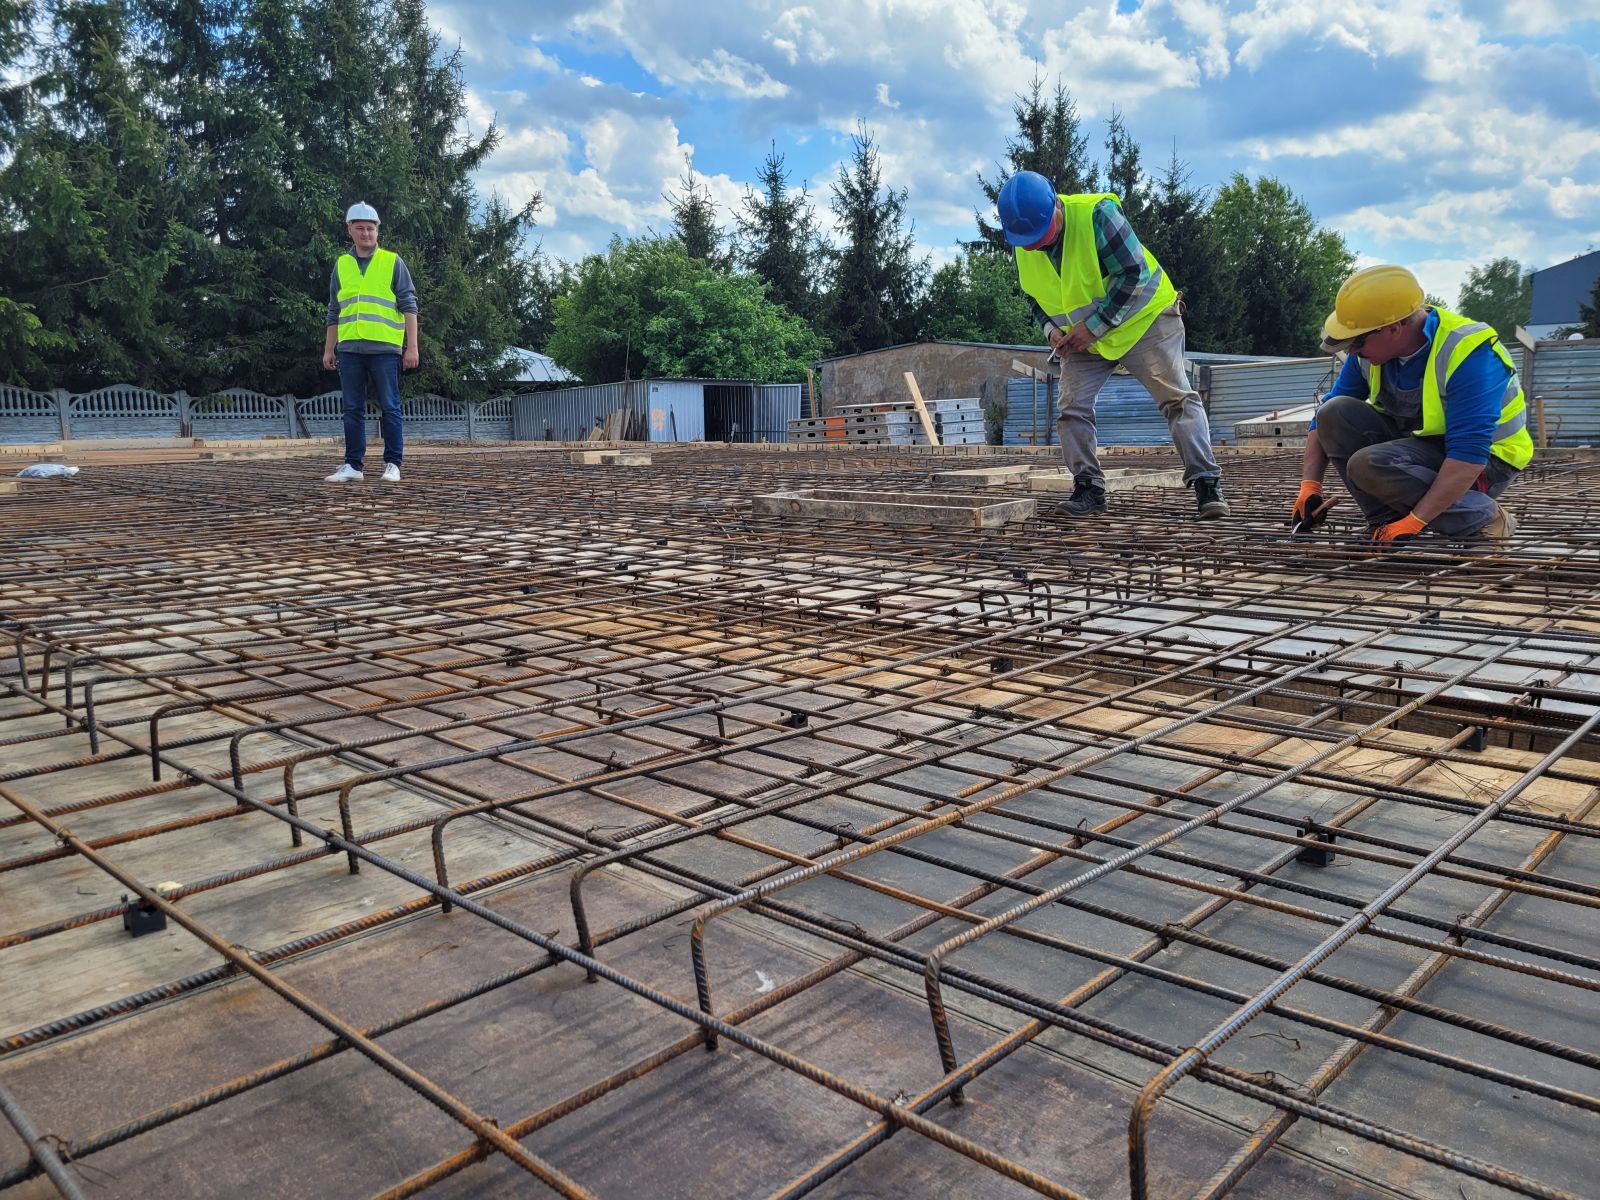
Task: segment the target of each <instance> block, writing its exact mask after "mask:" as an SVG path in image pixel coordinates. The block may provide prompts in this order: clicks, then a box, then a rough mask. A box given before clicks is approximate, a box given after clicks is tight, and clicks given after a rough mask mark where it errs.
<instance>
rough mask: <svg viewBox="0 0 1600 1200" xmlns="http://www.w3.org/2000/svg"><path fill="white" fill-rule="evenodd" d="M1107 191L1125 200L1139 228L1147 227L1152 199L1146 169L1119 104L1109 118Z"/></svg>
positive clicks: (1126, 210) (1125, 208)
mask: <svg viewBox="0 0 1600 1200" xmlns="http://www.w3.org/2000/svg"><path fill="white" fill-rule="evenodd" d="M1105 186H1106V191H1108V192H1112V193H1114V194H1115V195H1116V196H1117V198H1118V199H1120V200H1121V201H1122V214H1123V216H1125V217H1127V218H1128V223H1129V224H1131V225H1132V226H1133V228H1134V231H1135V232H1138V231H1139V230H1140V229H1143V228H1144V224H1145V221H1144V218H1145V214H1146V213H1147V212H1148V211H1149V208H1150V201H1149V197H1148V195H1147V194H1146V183H1145V178H1144V171H1143V169H1142V168H1141V167H1140V166H1139V143H1138V142H1136V141H1134V140H1133V135H1132V134H1130V133H1129V132H1128V127H1127V125H1126V124H1124V123H1123V120H1122V114H1121V113H1120V112H1118V111H1117V109H1116V108H1115V107H1113V108H1112V110H1111V117H1110V119H1109V120H1108V121H1107V122H1106V183H1105Z"/></svg>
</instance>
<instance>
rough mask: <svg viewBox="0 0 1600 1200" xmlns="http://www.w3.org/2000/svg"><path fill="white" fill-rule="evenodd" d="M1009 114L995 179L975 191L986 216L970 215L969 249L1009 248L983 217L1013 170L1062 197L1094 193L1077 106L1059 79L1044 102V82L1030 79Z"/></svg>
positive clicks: (998, 230) (1093, 170)
mask: <svg viewBox="0 0 1600 1200" xmlns="http://www.w3.org/2000/svg"><path fill="white" fill-rule="evenodd" d="M1011 112H1012V115H1013V116H1014V117H1015V118H1016V122H1017V133H1016V136H1014V137H1009V138H1007V139H1006V161H1005V163H1003V164H1002V165H1001V167H1000V173H999V175H997V176H996V177H995V179H994V180H993V181H992V182H991V181H990V180H987V179H985V178H984V177H983V176H982V175H979V176H978V186H979V188H981V189H982V190H983V194H984V196H985V197H987V199H988V201H989V206H988V209H987V210H986V211H979V210H975V211H974V213H973V216H974V217H975V218H976V220H977V222H978V237H977V239H976V240H975V241H973V242H971V243H969V248H971V249H974V250H981V249H990V250H1000V251H1004V250H1008V249H1009V247H1008V246H1007V245H1006V240H1005V233H1004V231H1002V230H1001V228H1000V226H999V224H998V223H997V222H994V223H991V221H990V220H989V215H988V214H990V213H993V212H994V206H995V204H996V202H997V201H998V200H999V199H1000V189H1001V188H1002V187H1004V186H1005V182H1006V180H1007V179H1010V178H1011V176H1012V175H1014V174H1015V173H1016V172H1018V171H1037V172H1038V173H1039V174H1041V175H1043V176H1044V177H1045V178H1046V179H1048V180H1049V181H1050V182H1051V183H1053V184H1054V185H1055V189H1056V191H1058V192H1061V193H1062V194H1064V195H1070V194H1072V193H1076V192H1095V191H1099V190H1100V188H1099V184H1098V182H1097V175H1098V173H1099V172H1098V167H1097V166H1096V164H1095V163H1093V162H1091V161H1090V160H1089V159H1088V158H1087V157H1086V155H1087V153H1088V147H1089V138H1088V135H1087V134H1085V133H1084V132H1083V126H1082V122H1081V121H1080V120H1079V119H1078V106H1077V104H1076V103H1074V102H1073V99H1072V97H1071V96H1070V95H1069V94H1068V92H1067V89H1066V88H1065V87H1063V86H1062V84H1061V80H1060V77H1059V76H1058V77H1057V79H1056V86H1055V92H1054V93H1053V94H1052V95H1051V96H1050V98H1049V99H1048V100H1047V99H1046V98H1045V95H1044V81H1043V80H1042V79H1041V78H1040V77H1039V76H1038V75H1037V74H1035V75H1034V77H1033V80H1032V82H1031V83H1029V85H1028V91H1027V93H1026V94H1019V95H1018V96H1017V99H1016V103H1015V104H1013V105H1012V106H1011Z"/></svg>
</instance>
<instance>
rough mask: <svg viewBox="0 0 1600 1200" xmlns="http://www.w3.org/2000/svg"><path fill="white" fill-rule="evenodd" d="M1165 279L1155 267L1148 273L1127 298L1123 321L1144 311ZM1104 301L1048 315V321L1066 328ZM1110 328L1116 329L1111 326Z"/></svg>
mask: <svg viewBox="0 0 1600 1200" xmlns="http://www.w3.org/2000/svg"><path fill="white" fill-rule="evenodd" d="M1165 277H1166V272H1165V271H1163V270H1162V269H1161V268H1160V267H1157V268H1156V269H1155V270H1153V271H1151V272H1150V278H1149V279H1147V280H1145V281H1144V282H1143V283H1141V284H1140V285H1139V286H1138V287H1137V288H1136V289H1134V292H1133V295H1131V296H1129V297H1128V302H1127V304H1126V305H1125V306H1124V311H1126V312H1128V313H1129V314H1130V315H1129V316H1128V317H1127V318H1125V320H1132V319H1133V318H1134V317H1137V316H1138V315H1139V314H1140V313H1141V312H1143V311H1144V306H1145V305H1147V304H1149V303H1150V301H1151V300H1153V299H1155V294H1156V293H1157V292H1158V291H1160V290H1161V281H1162V279H1164V278H1165ZM1104 299H1105V297H1104V296H1101V297H1100V299H1099V300H1091V301H1090V302H1089V303H1088V304H1080V305H1079V306H1078V307H1077V308H1075V309H1073V310H1072V311H1071V312H1069V313H1052V314H1050V319H1051V320H1052V321H1054V322H1055V323H1056V324H1057V325H1059V326H1061V328H1062V329H1065V328H1067V326H1068V325H1076V324H1077V323H1078V322H1079V321H1081V320H1083V319H1084V318H1085V317H1087V316H1088V315H1089V314H1090V313H1092V312H1093V311H1094V310H1095V309H1097V308H1099V307H1100V303H1101V301H1102V300H1104ZM1112 328H1116V327H1115V326H1112Z"/></svg>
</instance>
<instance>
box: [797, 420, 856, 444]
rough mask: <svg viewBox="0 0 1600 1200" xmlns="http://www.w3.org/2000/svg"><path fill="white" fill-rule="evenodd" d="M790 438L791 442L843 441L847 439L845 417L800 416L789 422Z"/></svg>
mask: <svg viewBox="0 0 1600 1200" xmlns="http://www.w3.org/2000/svg"><path fill="white" fill-rule="evenodd" d="M789 440H790V441H791V442H801V443H804V442H843V441H844V440H845V428H844V418H843V417H841V416H833V417H799V418H797V419H795V420H793V421H790V422H789Z"/></svg>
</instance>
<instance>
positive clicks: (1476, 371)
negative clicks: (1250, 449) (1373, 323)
mask: <svg viewBox="0 0 1600 1200" xmlns="http://www.w3.org/2000/svg"><path fill="white" fill-rule="evenodd" d="M1438 332H1439V313H1438V311H1437V310H1435V309H1429V310H1428V319H1427V320H1426V321H1424V322H1423V324H1422V334H1423V336H1424V337H1425V338H1427V339H1428V341H1427V345H1425V346H1423V347H1422V349H1420V350H1418V351H1417V352H1416V353H1415V354H1413V355H1411V356H1410V357H1409V358H1404V359H1394V360H1392V361H1390V362H1386V363H1384V364H1383V378H1384V380H1385V381H1386V382H1388V383H1389V384H1390V385H1391V386H1393V387H1395V388H1397V389H1406V388H1417V387H1421V386H1422V374H1423V372H1424V371H1425V370H1427V367H1428V353H1429V351H1430V350H1431V349H1432V347H1433V338H1434V335H1435V334H1437V333H1438ZM1510 380H1511V369H1510V368H1509V367H1507V366H1506V364H1505V363H1503V362H1501V361H1500V356H1499V355H1498V354H1496V353H1495V352H1494V345H1493V343H1492V342H1485V343H1484V344H1483V345H1481V346H1479V347H1478V348H1477V349H1476V350H1474V351H1473V352H1472V353H1471V354H1469V355H1467V357H1466V358H1465V359H1463V360H1462V362H1461V365H1460V366H1459V367H1457V368H1456V369H1455V373H1454V374H1453V375H1451V376H1450V382H1449V384H1448V385H1447V386H1446V388H1445V394H1444V396H1443V397H1442V399H1443V401H1444V406H1445V427H1444V452H1445V457H1447V458H1453V459H1456V460H1457V461H1458V462H1467V463H1478V464H1480V465H1484V464H1487V463H1488V461H1489V447H1490V446H1491V445H1493V443H1494V427H1495V426H1496V425H1498V424H1499V423H1500V408H1501V405H1502V404H1503V403H1504V401H1505V395H1506V384H1507V383H1509V382H1510ZM1368 390H1369V389H1368V386H1367V374H1366V372H1365V371H1364V370H1363V369H1362V364H1361V362H1360V361H1359V359H1358V357H1357V356H1356V355H1354V354H1352V355H1350V356H1349V357H1347V358H1346V359H1345V360H1344V369H1343V370H1341V371H1340V372H1339V379H1338V382H1336V383H1335V384H1334V385H1333V389H1332V390H1331V391H1330V392H1329V393H1328V394H1327V395H1326V396H1324V397H1323V400H1324V401H1327V400H1330V399H1332V398H1333V397H1334V396H1354V397H1356V398H1357V399H1359V400H1365V399H1366V398H1367V392H1368ZM1419 424H1420V422H1419ZM1316 427H1317V423H1316V420H1315V418H1313V419H1312V422H1311V428H1312V429H1315V428H1316Z"/></svg>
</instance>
